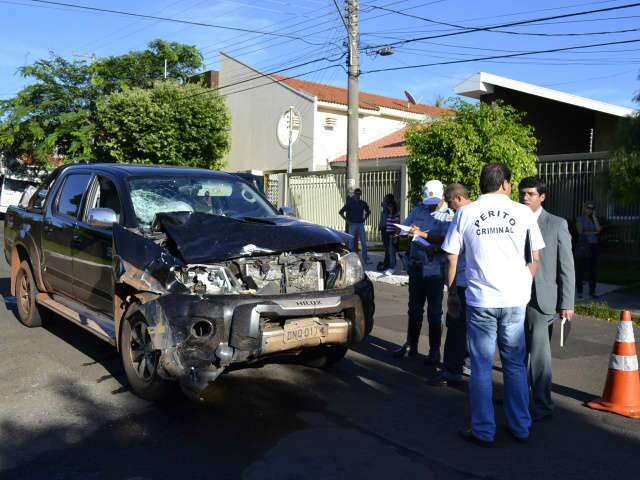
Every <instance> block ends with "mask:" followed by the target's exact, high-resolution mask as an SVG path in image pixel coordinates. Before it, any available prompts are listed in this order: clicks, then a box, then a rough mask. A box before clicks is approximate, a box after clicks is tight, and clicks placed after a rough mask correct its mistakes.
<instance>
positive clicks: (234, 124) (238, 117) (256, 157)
mask: <svg viewBox="0 0 640 480" xmlns="http://www.w3.org/2000/svg"><path fill="white" fill-rule="evenodd" d="M259 75H260V74H259V73H258V72H256V71H255V70H253V69H251V68H249V67H247V66H246V65H244V64H242V63H241V62H238V61H236V60H234V59H232V58H230V57H227V56H226V55H224V54H220V86H221V87H223V88H221V90H220V93H221V94H222V96H223V97H225V101H226V104H227V108H228V109H229V112H230V114H231V150H230V151H229V153H228V154H227V156H226V162H227V164H226V167H225V169H226V170H228V171H230V172H233V171H245V170H252V169H253V170H263V171H265V172H269V171H274V170H286V168H287V162H288V161H287V148H286V147H284V148H283V147H282V146H281V145H280V143H279V142H278V139H277V136H276V128H277V124H278V120H279V119H280V116H281V115H282V114H283V113H284V112H285V111H286V110H287V109H288V108H289V106H291V105H293V106H294V107H295V108H296V109H297V110H298V111H299V112H300V114H301V117H302V122H301V123H302V128H301V131H300V138H299V139H298V141H297V142H296V143H295V145H294V147H293V157H294V161H293V168H294V169H297V168H304V169H309V170H311V169H313V132H314V115H313V112H314V101H313V98H311V97H309V96H308V95H305V94H302V93H299V92H296V91H295V90H293V89H290V88H288V87H286V86H285V85H282V84H279V83H275V82H272V81H270V79H269V78H268V77H265V76H259ZM244 80H249V81H246V82H244V83H242V84H239V85H236V86H231V87H227V88H224V86H225V85H231V84H233V83H237V82H240V81H244ZM253 87H257V88H253ZM242 90H244V91H242Z"/></svg>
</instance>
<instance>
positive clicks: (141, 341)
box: [120, 314, 177, 402]
mask: <svg viewBox="0 0 640 480" xmlns="http://www.w3.org/2000/svg"><path fill="white" fill-rule="evenodd" d="M120 354H121V356H122V364H123V366H124V371H125V373H126V374H127V380H129V385H131V389H132V390H133V392H134V393H135V394H136V395H137V396H139V397H141V398H144V399H145V400H149V401H152V402H161V401H167V400H170V399H171V398H172V397H173V395H174V393H175V392H176V390H177V389H176V384H175V383H174V382H170V381H168V380H164V379H163V378H161V377H160V376H159V375H158V361H159V359H160V352H159V351H158V350H154V349H153V345H152V343H151V337H150V336H149V331H148V325H147V322H146V321H145V319H144V317H143V316H142V315H140V314H134V315H130V316H128V317H127V319H125V320H124V321H123V324H122V336H121V343H120Z"/></svg>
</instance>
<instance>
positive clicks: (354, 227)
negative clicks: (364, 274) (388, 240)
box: [348, 223, 369, 262]
mask: <svg viewBox="0 0 640 480" xmlns="http://www.w3.org/2000/svg"><path fill="white" fill-rule="evenodd" d="M348 230H349V235H352V236H353V245H351V248H352V249H353V250H355V249H356V245H357V244H358V239H360V245H362V260H364V261H365V262H366V261H367V260H369V254H368V251H367V234H366V233H365V231H364V223H350V224H349V227H348Z"/></svg>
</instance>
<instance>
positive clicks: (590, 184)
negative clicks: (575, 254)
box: [537, 152, 640, 256]
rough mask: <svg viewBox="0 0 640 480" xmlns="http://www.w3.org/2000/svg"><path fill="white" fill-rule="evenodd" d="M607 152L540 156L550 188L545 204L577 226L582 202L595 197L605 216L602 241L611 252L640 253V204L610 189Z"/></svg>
mask: <svg viewBox="0 0 640 480" xmlns="http://www.w3.org/2000/svg"><path fill="white" fill-rule="evenodd" d="M609 165H610V160H609V158H608V157H607V152H594V153H586V154H575V155H546V156H543V157H540V158H539V160H538V165H537V166H538V175H539V176H540V177H541V178H542V180H544V181H545V183H546V184H547V186H548V188H549V193H548V194H547V199H546V200H545V203H544V206H545V208H546V209H547V210H549V211H550V212H551V213H553V214H555V215H559V216H561V217H563V218H566V219H567V221H568V222H569V223H570V224H571V225H572V226H573V224H574V223H575V218H576V217H577V216H578V215H581V213H582V205H583V204H584V202H586V201H593V202H594V204H595V205H596V215H597V216H598V217H599V218H600V219H602V220H603V224H604V231H603V234H602V238H601V243H603V244H604V246H605V248H606V249H607V250H608V251H609V252H610V253H618V252H619V253H624V254H625V255H632V256H639V255H640V205H621V204H619V203H616V201H615V198H614V197H613V195H612V194H611V192H610V191H608V189H607V187H606V182H605V178H604V177H605V175H606V173H607V171H608V170H609Z"/></svg>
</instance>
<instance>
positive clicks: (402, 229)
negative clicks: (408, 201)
mask: <svg viewBox="0 0 640 480" xmlns="http://www.w3.org/2000/svg"><path fill="white" fill-rule="evenodd" d="M393 226H394V227H396V228H398V229H399V230H400V235H407V234H408V233H409V231H410V230H411V227H408V226H407V225H402V224H401V223H394V224H393ZM426 232H429V230H426ZM411 241H412V242H416V243H417V244H418V245H420V246H422V247H428V246H430V245H431V244H430V243H429V242H428V241H427V240H425V239H424V238H422V237H418V236H417V235H414V236H413V239H412V240H411Z"/></svg>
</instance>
